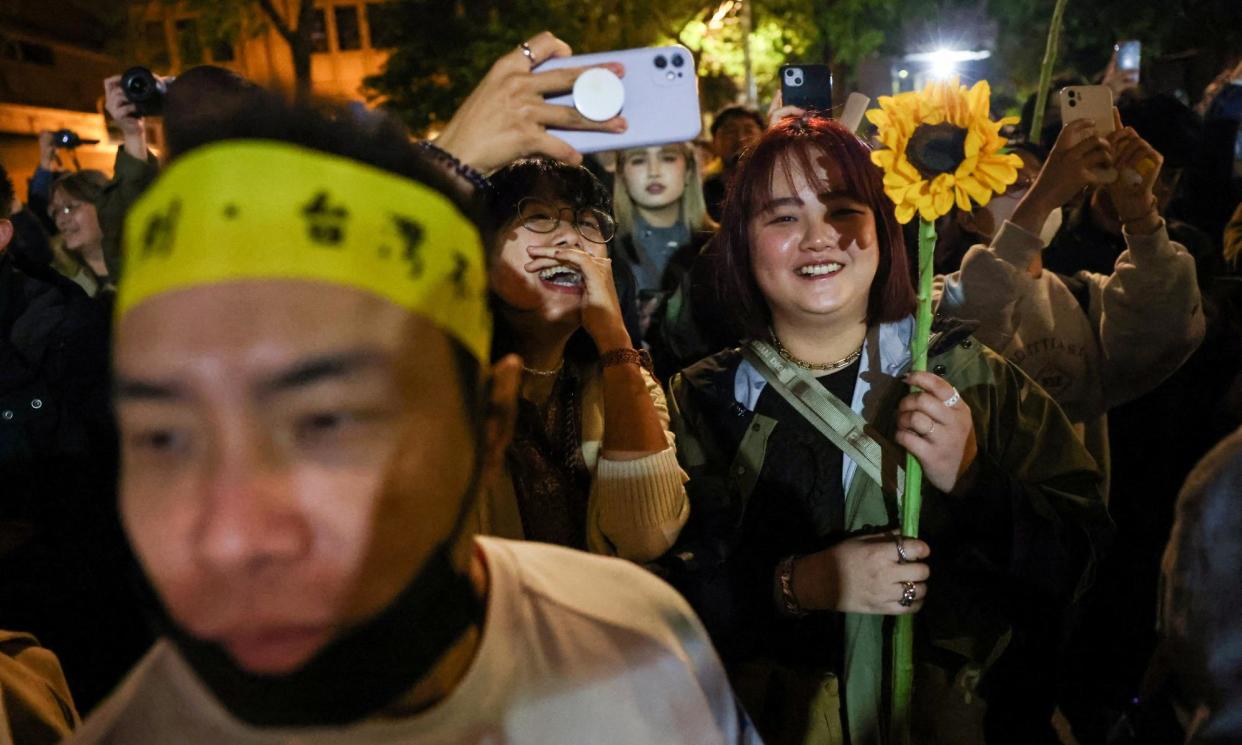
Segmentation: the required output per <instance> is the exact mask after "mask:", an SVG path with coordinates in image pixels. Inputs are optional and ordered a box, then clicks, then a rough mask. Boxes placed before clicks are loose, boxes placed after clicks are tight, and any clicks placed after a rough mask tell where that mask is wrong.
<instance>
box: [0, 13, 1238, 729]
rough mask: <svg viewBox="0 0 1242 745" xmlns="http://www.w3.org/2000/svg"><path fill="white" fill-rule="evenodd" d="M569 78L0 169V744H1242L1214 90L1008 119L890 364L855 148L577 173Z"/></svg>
mask: <svg viewBox="0 0 1242 745" xmlns="http://www.w3.org/2000/svg"><path fill="white" fill-rule="evenodd" d="M571 54H572V52H571V50H570V48H569V47H568V45H566V44H565V43H564V42H563V41H561V40H560V39H558V38H557V37H556V36H554V35H553V34H552V33H549V32H544V33H541V34H539V35H538V36H535V37H533V38H531V39H529V40H528V41H527V42H525V43H523V44H522V45H520V47H519V48H517V49H514V50H512V51H510V52H508V53H507V54H505V55H503V56H501V57H500V58H499V59H497V60H496V61H495V63H494V64H493V66H492V67H491V69H490V71H489V72H488V73H487V74H486V76H485V77H484V78H483V79H482V80H481V81H478V83H477V86H476V87H475V88H474V90H473V92H472V93H471V94H470V95H469V97H467V98H466V99H465V100H464V102H463V103H462V104H461V105H460V107H459V108H458V110H457V112H456V114H455V115H454V116H453V117H452V119H451V120H449V121H448V122H446V123H444V125H443V126H442V127H441V128H439V130H438V131H437V132H436V136H435V137H434V138H432V139H419V138H416V137H414V136H413V135H412V134H411V133H410V132H409V131H408V130H407V129H406V127H405V126H404V125H403V124H401V123H400V122H399V121H398V120H396V119H395V118H393V117H392V116H391V115H389V114H387V113H385V112H384V111H383V110H382V109H377V110H367V109H363V108H361V107H357V106H346V105H341V104H339V103H333V102H330V101H321V100H309V99H307V98H306V97H301V96H295V97H292V100H291V97H288V96H286V95H284V94H283V93H282V92H279V91H273V90H268V89H266V88H264V87H262V86H259V85H257V84H255V83H254V82H251V81H248V80H246V79H244V78H243V77H241V76H239V75H238V74H237V73H235V72H232V71H229V70H226V69H223V68H220V67H214V66H200V67H196V68H193V69H190V70H187V71H184V72H183V73H182V74H181V75H179V76H178V77H177V78H176V79H175V80H171V81H169V82H168V84H167V88H166V92H165V93H164V100H163V111H162V120H161V126H162V128H163V130H162V138H161V140H160V141H161V143H162V145H163V147H162V148H161V152H158V153H157V152H155V150H154V149H152V148H151V147H150V146H149V142H150V141H151V137H150V136H149V135H150V132H149V131H148V130H149V128H150V127H152V126H154V125H153V123H152V121H151V119H152V117H150V116H148V115H147V113H148V112H147V111H144V110H143V109H142V108H141V107H140V106H139V105H138V104H137V103H135V102H134V101H133V100H131V98H130V97H127V94H126V90H125V87H124V86H123V85H122V79H121V76H116V77H112V78H109V79H107V80H105V81H103V97H104V98H103V100H104V101H105V106H106V111H107V115H108V118H109V119H110V120H111V121H112V122H113V123H114V126H115V128H116V130H117V131H119V133H120V136H121V145H120V147H119V148H118V150H117V153H116V162H115V168H114V172H113V173H112V174H111V175H107V174H104V173H102V172H100V171H95V170H83V169H74V168H69V167H67V166H66V164H65V163H64V162H63V158H62V156H63V154H64V149H63V147H62V146H61V144H60V143H58V142H57V140H56V138H55V136H54V134H53V133H52V132H44V133H42V134H41V135H40V136H39V148H40V155H41V159H40V164H39V167H38V170H37V171H36V172H35V173H34V175H33V177H31V178H30V179H29V183H28V184H27V189H26V195H27V196H26V198H25V199H24V200H22V199H19V198H18V197H17V192H16V190H15V188H14V184H13V180H12V179H11V178H10V176H9V175H8V173H7V172H6V171H5V170H4V168H3V165H4V164H3V163H0V495H2V496H3V499H2V500H0V502H2V505H3V513H2V514H0V628H2V629H7V630H6V631H0V700H2V702H3V707H0V720H3V721H0V743H15V744H16V745H27V744H29V745H42V744H44V743H47V744H50V743H57V742H62V741H63V742H70V743H81V744H82V745H90V744H94V743H101V744H102V743H110V744H111V743H118V744H119V743H241V744H246V745H277V744H282V745H292V744H293V743H299V744H305V745H309V744H312V743H354V742H357V743H375V744H379V743H445V744H447V743H479V744H485V743H514V744H519V745H525V744H532V745H533V744H535V743H540V744H544V743H618V744H620V743H627V744H628V743H650V744H652V745H656V744H658V745H669V744H673V743H705V744H706V743H760V742H766V743H773V744H776V745H784V744H788V745H803V744H805V745H812V744H813V745H847V744H848V745H888V744H892V745H907V743H916V744H919V745H940V744H943V745H972V744H976V743H977V744H982V743H991V744H997V743H1006V744H1011V743H1019V744H1024V743H1031V744H1048V745H1054V744H1058V743H1060V744H1063V745H1069V744H1071V743H1077V744H1080V745H1156V744H1160V745H1173V744H1177V743H1187V744H1188V745H1192V744H1193V745H1219V744H1223V743H1242V615H1240V614H1239V613H1237V611H1236V608H1237V604H1238V603H1237V591H1238V588H1239V586H1240V585H1239V580H1238V577H1239V576H1242V542H1240V541H1239V540H1238V539H1239V536H1242V430H1240V429H1239V427H1240V426H1242V270H1240V269H1239V264H1238V262H1239V260H1240V258H1239V257H1240V256H1242V63H1238V62H1236V61H1235V62H1234V63H1232V64H1231V65H1230V66H1229V67H1228V68H1227V69H1224V70H1222V71H1221V74H1220V76H1219V78H1218V79H1217V80H1215V81H1214V82H1213V83H1212V85H1210V86H1208V88H1207V89H1206V90H1204V91H1202V92H1201V96H1200V97H1198V98H1196V99H1195V100H1189V101H1188V100H1185V97H1184V96H1183V97H1178V96H1176V95H1173V94H1170V93H1163V92H1158V91H1152V90H1147V89H1146V88H1145V87H1144V85H1143V84H1140V83H1138V82H1137V81H1136V80H1132V79H1128V78H1125V77H1124V76H1117V75H1116V71H1115V70H1114V69H1113V67H1112V66H1110V69H1109V71H1108V72H1106V73H1105V75H1104V79H1103V80H1102V81H1098V80H1097V81H1087V80H1085V79H1076V78H1065V79H1062V80H1057V81H1055V82H1054V83H1053V85H1052V87H1051V88H1050V89H1049V91H1047V93H1048V94H1049V95H1048V96H1047V100H1048V102H1049V104H1048V108H1047V110H1046V111H1045V112H1043V113H1042V124H1041V123H1039V122H1038V121H1037V120H1040V119H1041V117H1040V116H1037V112H1036V111H1035V108H1036V105H1037V104H1036V96H1032V97H1031V101H1030V102H1028V104H1027V106H1026V108H1025V110H1024V111H1023V115H1022V117H1021V119H1022V120H1021V122H1019V123H1018V124H1013V125H1008V126H1007V128H1006V129H1005V130H1003V134H1005V135H1006V136H1007V137H1008V140H1009V142H1008V147H1007V151H1006V152H1008V153H1011V154H1013V155H1015V156H1016V158H1017V159H1020V161H1021V164H1022V165H1021V167H1020V168H1017V169H1016V170H1017V177H1016V180H1014V181H1012V183H1011V184H1009V185H1008V186H1006V188H1005V190H1004V192H1003V193H997V194H996V195H995V196H994V197H993V198H992V199H990V201H988V202H987V204H985V205H983V206H980V205H978V204H974V205H972V206H971V208H970V209H966V208H965V205H963V204H962V202H961V201H960V200H959V202H958V204H957V205H956V206H954V207H953V208H952V209H950V210H949V211H948V213H947V214H946V215H944V216H942V217H939V218H938V219H937V220H936V221H935V223H934V225H935V228H936V231H935V235H936V243H935V249H934V272H935V279H934V283H933V290H932V296H931V297H932V303H933V307H934V312H935V318H934V321H933V324H932V331H931V336H930V341H929V349H928V364H927V367H926V370H923V369H922V368H921V367H920V368H917V369H916V368H913V367H912V356H911V339H912V336H913V335H915V334H916V333H918V331H917V329H916V323H915V320H914V314H915V309H916V305H917V303H918V298H917V294H916V280H917V275H918V271H919V269H918V264H919V262H918V257H917V245H918V242H919V236H918V235H916V234H915V230H916V229H917V225H918V222H917V221H915V222H913V223H909V224H902V223H900V222H899V221H898V217H897V210H898V208H897V206H896V205H895V204H894V202H893V201H892V199H891V198H890V195H891V190H890V189H889V188H886V187H889V186H891V184H889V183H888V182H886V181H885V179H886V176H885V173H884V171H883V170H881V168H879V167H878V166H877V165H876V164H875V162H874V159H873V158H872V155H873V153H875V152H877V151H878V150H879V149H880V148H881V145H880V144H879V140H878V138H877V137H876V135H875V133H874V132H872V131H869V130H868V128H866V127H863V128H861V129H860V128H856V127H853V126H852V125H849V126H847V125H846V124H844V123H843V122H842V121H841V120H840V119H839V118H837V117H838V116H839V114H840V110H839V109H838V110H804V109H801V108H798V107H795V106H787V105H785V104H784V102H783V101H782V100H780V99H779V97H778V98H777V100H774V101H772V105H771V107H770V108H769V109H768V110H767V111H766V112H761V111H759V110H755V109H752V108H748V107H747V106H744V105H737V104H733V105H730V106H728V107H726V108H723V109H721V110H720V111H717V112H705V114H706V115H707V118H708V120H709V121H710V125H709V126H708V127H706V128H705V130H704V137H703V139H701V140H699V141H692V142H670V143H662V144H654V145H647V146H643V147H636V148H631V149H621V150H615V151H603V152H596V153H588V154H583V153H580V152H577V151H575V150H574V149H573V148H572V147H571V146H570V145H569V144H567V143H566V142H565V141H564V140H563V139H561V138H559V137H557V131H558V130H585V131H595V132H613V133H621V132H624V131H625V129H626V126H627V122H626V120H625V118H624V117H623V116H617V117H613V118H611V119H607V120H604V121H597V120H594V119H590V118H587V117H586V116H584V115H583V114H581V113H579V112H578V111H577V110H575V109H574V108H572V107H566V106H558V105H553V104H550V103H549V102H547V100H546V99H547V98H548V97H549V96H552V95H554V94H563V93H565V92H566V91H570V90H571V89H573V88H574V83H575V81H576V80H577V78H578V77H579V75H581V74H582V73H583V72H584V70H585V69H587V68H581V67H563V68H556V69H551V68H547V67H542V66H541V65H542V63H544V62H546V61H548V60H550V59H553V58H562V57H567V56H570V55H571ZM622 74H623V73H622ZM1088 82H1102V84H1103V85H1107V86H1109V87H1110V88H1112V90H1113V94H1114V96H1115V101H1116V105H1115V109H1114V110H1113V116H1114V121H1115V126H1114V127H1113V128H1111V131H1107V132H1104V131H1098V128H1099V125H1098V124H1096V123H1094V122H1093V121H1091V120H1089V119H1079V120H1074V121H1070V122H1062V121H1061V115H1060V113H1061V110H1060V108H1059V106H1057V105H1056V101H1057V92H1058V91H1059V90H1061V89H1062V88H1065V87H1066V86H1073V85H1086V84H1088ZM1015 120H1016V117H1015ZM860 132H861V133H860ZM709 136H710V142H709V141H708V139H707V138H708V137H709ZM1014 162H1015V163H1016V162H1017V161H1016V160H1015V161H1014ZM1108 174H1111V175H1108ZM907 455H910V456H913V457H914V458H915V459H916V460H917V462H918V463H919V464H920V465H921V470H922V474H923V477H922V478H923V482H922V483H923V492H922V494H923V496H922V506H921V509H920V513H919V516H920V520H921V529H920V530H919V532H918V536H917V537H914V536H913V535H903V534H902V530H901V524H902V520H901V501H902V499H903V492H902V486H901V483H900V468H899V464H904V463H906V458H907ZM911 615H912V616H913V618H914V629H915V631H914V658H913V659H914V669H913V698H912V700H911V704H910V708H909V711H908V714H907V717H908V718H907V719H906V720H904V721H903V722H902V723H901V724H900V726H899V724H898V722H897V720H895V719H894V718H893V717H892V711H893V706H894V697H895V695H896V694H894V685H893V680H894V676H895V675H896V673H895V669H896V666H895V665H894V657H895V655H894V649H893V643H892V641H891V640H892V629H893V626H894V624H895V623H896V620H897V619H898V618H900V617H903V616H911ZM907 729H908V731H906V730H907Z"/></svg>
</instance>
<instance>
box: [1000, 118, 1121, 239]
mask: <svg viewBox="0 0 1242 745" xmlns="http://www.w3.org/2000/svg"><path fill="white" fill-rule="evenodd" d="M1113 160H1114V158H1113V146H1112V144H1111V143H1110V142H1109V141H1108V140H1107V139H1105V138H1103V137H1099V136H1097V135H1096V133H1095V122H1092V121H1091V120H1089V119H1079V120H1077V121H1073V122H1070V123H1069V124H1067V125H1065V128H1064V129H1062V130H1061V134H1060V136H1058V137H1057V141H1056V143H1055V144H1053V146H1052V151H1051V152H1049V153H1048V159H1047V160H1046V161H1045V162H1044V167H1043V168H1042V169H1041V170H1040V172H1039V176H1037V177H1036V178H1035V183H1034V184H1032V185H1031V188H1030V190H1029V191H1028V192H1027V193H1026V196H1024V197H1023V198H1022V201H1021V203H1019V205H1018V207H1017V209H1016V210H1014V213H1013V216H1012V217H1011V218H1010V221H1011V222H1013V223H1014V224H1015V225H1017V226H1019V227H1021V228H1023V229H1025V230H1027V231H1029V232H1031V233H1039V231H1040V229H1042V228H1043V226H1044V221H1045V220H1046V219H1047V218H1048V214H1049V213H1050V212H1052V211H1053V210H1054V209H1056V208H1057V207H1060V206H1062V205H1064V204H1066V203H1068V202H1069V201H1070V200H1071V199H1073V198H1074V197H1076V196H1078V195H1079V194H1081V193H1082V190H1083V189H1085V188H1086V187H1088V186H1089V185H1091V184H1093V183H1095V182H1096V181H1097V180H1098V176H1097V171H1099V170H1101V169H1108V168H1112V167H1113V165H1114V163H1113Z"/></svg>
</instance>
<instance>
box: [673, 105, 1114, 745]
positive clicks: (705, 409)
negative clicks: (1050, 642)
mask: <svg viewBox="0 0 1242 745" xmlns="http://www.w3.org/2000/svg"><path fill="white" fill-rule="evenodd" d="M868 156H869V150H868V148H867V146H866V145H864V144H863V143H862V142H861V141H860V140H859V139H858V138H857V137H855V136H854V135H853V134H852V133H850V132H849V131H848V130H846V129H845V128H844V127H842V126H840V125H839V124H837V123H835V122H832V121H829V120H826V119H820V118H806V117H804V118H798V119H787V120H785V121H783V122H781V123H779V124H778V125H776V126H775V127H774V128H772V129H771V130H769V131H768V132H767V133H766V134H765V135H764V136H763V138H762V139H760V140H759V142H758V143H757V144H756V146H755V147H754V149H753V151H752V152H751V154H750V155H749V157H747V158H746V159H745V160H744V161H743V162H742V164H741V165H740V167H739V168H740V170H739V173H738V177H737V180H736V181H735V188H734V189H733V191H732V192H731V194H730V195H729V199H728V202H727V203H726V205H725V209H724V219H723V222H722V226H721V233H720V235H719V238H718V240H719V241H720V245H719V247H718V251H717V252H716V260H717V261H718V262H719V263H718V266H717V272H716V274H717V277H718V282H719V285H720V286H719V288H718V294H719V296H720V297H727V298H729V299H730V303H729V307H730V309H731V312H732V320H733V324H734V326H735V327H736V328H735V331H736V333H737V334H738V335H739V337H740V338H743V339H747V340H748V341H747V342H746V343H745V344H744V345H743V346H742V347H741V348H740V349H735V350H729V351H725V352H721V353H719V354H716V355H714V356H712V357H709V358H708V359H706V360H703V361H702V362H700V363H699V364H697V365H694V366H693V367H690V368H689V369H687V370H685V371H683V372H682V373H681V374H680V375H679V376H677V377H676V378H675V379H674V380H673V382H672V385H671V391H672V401H671V404H670V407H671V409H672V423H673V431H674V432H675V433H676V435H677V441H678V450H679V455H680V457H681V460H682V464H683V466H685V468H686V470H687V471H688V472H689V473H690V475H691V481H690V483H689V484H688V485H687V490H688V492H689V495H690V500H691V519H690V522H689V524H688V525H687V526H686V529H685V531H684V532H683V540H682V542H681V544H680V545H679V546H678V547H677V548H676V549H675V551H674V553H673V555H674V556H676V557H677V558H676V561H675V567H674V570H673V576H674V579H675V581H676V582H677V584H679V585H680V586H681V588H682V589H683V592H685V593H686V595H687V596H688V597H689V598H690V600H691V603H692V604H694V605H695V606H696V609H697V610H698V612H699V613H700V615H701V616H702V617H703V620H704V622H705V623H706V624H707V626H708V629H709V631H711V633H712V635H713V639H714V641H715V642H716V644H717V646H718V647H719V649H720V651H721V653H722V656H723V657H724V658H725V661H726V664H727V665H728V666H729V668H730V673H731V675H732V677H733V680H734V684H735V689H736V690H737V691H738V694H739V696H740V697H741V698H742V699H743V701H744V703H745V704H746V705H747V707H748V709H749V711H750V712H751V714H752V715H753V716H754V717H755V720H756V722H757V723H758V725H759V728H760V730H761V731H762V733H763V735H764V738H765V740H766V741H768V742H775V743H782V742H797V743H802V742H817V743H818V742H850V743H853V744H854V745H860V743H876V742H883V741H885V740H886V739H887V738H886V734H885V726H884V724H885V722H886V720H887V716H886V715H885V713H884V706H885V703H886V700H887V699H886V688H887V674H886V672H885V671H886V670H887V668H888V663H887V660H886V651H885V638H886V637H885V632H884V628H885V617H886V616H894V615H899V614H905V613H914V612H918V611H920V609H921V610H922V611H923V613H922V615H921V617H920V622H919V629H920V639H921V640H922V641H923V642H924V644H923V646H922V647H921V650H920V652H919V656H918V657H917V659H918V660H919V663H920V664H919V666H918V673H917V675H918V678H917V682H916V685H915V691H916V700H915V713H916V722H915V725H916V733H917V734H918V738H917V739H918V741H919V742H942V741H943V742H954V743H969V742H982V741H983V730H984V722H983V713H984V711H985V709H988V710H991V712H992V713H994V714H1002V715H1003V716H1005V717H1007V718H1009V720H1010V725H1012V718H1013V717H1014V716H1017V715H1019V714H1020V713H1029V712H1017V711H1015V707H1017V706H1022V705H1024V706H1027V707H1033V708H1034V709H1035V710H1036V711H1034V714H1032V716H1042V717H1043V722H1044V723H1045V726H1046V723H1047V721H1048V719H1047V715H1048V714H1050V713H1051V711H1050V710H1049V711H1046V712H1041V711H1038V709H1039V707H1040V706H1041V701H1040V700H1039V699H1038V697H1033V696H1029V695H1024V694H1019V693H1017V692H1015V691H1014V690H1013V689H1012V687H1010V688H1006V687H1005V686H1004V684H1000V689H999V690H997V688H995V687H993V688H992V689H991V691H994V692H995V695H994V696H993V697H992V699H995V700H992V699H989V702H988V705H987V707H985V706H984V705H983V704H982V703H981V700H980V698H979V696H980V691H979V690H977V687H978V682H979V680H980V678H981V677H983V679H984V680H989V678H988V677H986V676H987V675H988V674H989V673H993V672H995V673H996V674H995V675H992V677H991V678H990V680H992V681H999V680H1001V677H1002V676H1003V671H1004V670H1005V669H1006V668H1007V666H1008V665H1009V664H1012V663H1011V661H1012V659H1014V658H1012V657H1009V656H1008V655H1010V654H1021V653H1023V652H1027V651H1028V650H1029V648H1030V645H1031V644H1032V643H1033V642H1032V641H1031V639H1030V638H1029V637H1030V635H1031V634H1034V633H1040V632H1043V633H1047V628H1049V627H1050V626H1048V625H1047V624H1044V625H1043V626H1035V627H1034V628H1031V626H1034V624H1031V625H1029V626H1024V625H1021V624H1018V623H1017V622H1016V621H1015V620H1014V619H1016V618H1021V617H1022V616H1021V615H1020V613H1019V610H1018V605H1017V604H1019V603H1022V604H1028V605H1029V607H1030V608H1032V609H1039V610H1040V612H1042V613H1043V614H1044V615H1042V616H1039V617H1040V618H1041V619H1042V620H1047V619H1049V618H1052V619H1055V618H1057V612H1058V611H1059V610H1060V609H1064V607H1065V606H1066V604H1067V603H1068V602H1069V601H1070V599H1071V598H1072V597H1073V595H1074V593H1075V591H1076V589H1077V588H1078V586H1079V584H1080V582H1081V580H1082V578H1083V577H1084V574H1085V570H1086V568H1087V565H1088V563H1089V557H1090V555H1091V545H1092V542H1093V540H1094V537H1095V533H1096V532H1097V531H1098V530H1100V529H1103V528H1104V527H1105V526H1106V525H1107V517H1106V514H1105V511H1104V505H1103V502H1102V499H1101V494H1100V486H1099V484H1100V476H1099V473H1098V471H1097V470H1096V468H1095V465H1094V463H1093V462H1092V460H1091V457H1090V456H1089V455H1088V454H1087V453H1086V451H1085V450H1084V449H1083V448H1082V446H1081V445H1080V444H1079V443H1078V441H1077V440H1076V438H1075V437H1074V433H1073V430H1072V428H1071V427H1070V425H1069V423H1068V422H1067V421H1066V419H1065V416H1064V415H1063V414H1062V413H1061V411H1060V409H1058V408H1057V406H1056V404H1055V403H1053V402H1052V400H1051V399H1049V398H1048V396H1047V395H1046V394H1045V393H1044V392H1043V391H1042V390H1041V389H1040V388H1039V387H1038V386H1037V385H1035V384H1034V383H1033V382H1031V381H1030V379H1029V378H1027V377H1026V376H1025V375H1023V374H1022V373H1021V371H1019V370H1018V369H1017V368H1015V367H1013V366H1012V365H1009V364H1008V363H1006V362H1005V361H1004V360H1003V359H1001V358H1000V357H998V356H997V355H995V354H994V353H992V352H991V351H990V350H988V349H986V348H985V347H983V345H981V344H979V343H977V342H976V341H974V340H973V339H972V338H971V337H970V333H969V329H966V328H962V327H960V326H954V325H953V324H942V326H941V327H940V328H938V329H937V333H936V334H935V335H934V337H933V340H932V345H931V360H930V364H929V368H930V369H931V370H932V371H933V372H925V373H910V374H908V375H907V370H908V367H909V363H910V356H909V351H908V350H909V346H910V344H909V342H910V336H911V334H912V333H913V326H914V324H913V319H912V318H911V317H910V314H911V312H912V311H913V308H914V293H913V290H912V288H911V283H910V277H909V267H908V265H907V262H906V258H905V256H906V254H905V250H904V246H903V243H902V237H901V232H900V230H899V229H898V227H897V224H896V221H895V219H894V215H893V205H892V203H891V202H890V201H889V199H888V198H887V197H886V196H885V195H884V192H883V188H882V184H881V176H880V172H879V171H878V170H877V169H875V168H874V167H873V166H872V165H871V163H870V160H869V157H868ZM906 383H909V384H910V385H914V386H918V387H919V388H921V389H922V390H921V392H915V393H910V392H909V390H908V389H907V387H906V385H905V384H906ZM838 443H839V444H838ZM905 450H908V451H909V452H911V453H913V454H914V455H915V456H916V457H918V458H919V460H920V461H921V462H922V464H923V468H924V472H925V474H926V479H927V481H928V482H929V488H928V489H927V490H926V491H927V492H928V494H927V495H926V496H925V498H924V505H923V511H922V512H923V514H922V517H923V525H924V526H925V527H924V532H923V538H924V540H917V539H913V538H904V539H903V538H901V537H899V536H898V535H897V534H896V533H895V532H894V528H895V527H896V526H897V525H899V523H900V520H899V510H898V504H899V501H900V494H899V493H898V489H897V486H896V485H897V484H900V483H901V479H900V478H897V477H896V475H897V468H898V465H899V464H901V463H904V462H905V453H904V452H903V451H905ZM925 541H926V542H925ZM933 574H934V575H935V580H934V585H935V587H934V590H932V591H931V592H930V594H929V587H928V580H929V578H930V577H931V576H932V575H933ZM1049 609H1053V610H1051V611H1049ZM1021 613H1027V608H1026V607H1023V608H1022V610H1021ZM1032 614H1034V611H1031V613H1028V614H1027V616H1026V617H1027V618H1028V619H1029V618H1032V617H1034V615H1038V614H1034V615H1032ZM1049 614H1051V615H1049ZM1041 624H1042V621H1041ZM955 640H956V642H962V641H963V640H965V641H966V642H968V643H965V644H958V643H955ZM933 650H934V651H933ZM1002 652H1006V653H1007V654H1006V656H1004V657H1002ZM1028 653H1029V652H1028ZM998 659H999V660H1000V661H999V662H997V660H998ZM994 663H995V664H994ZM1035 677H1037V676H1035ZM1044 693H1045V694H1046V695H1049V696H1050V695H1051V690H1047V691H1044ZM1002 721H1003V720H1002Z"/></svg>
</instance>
